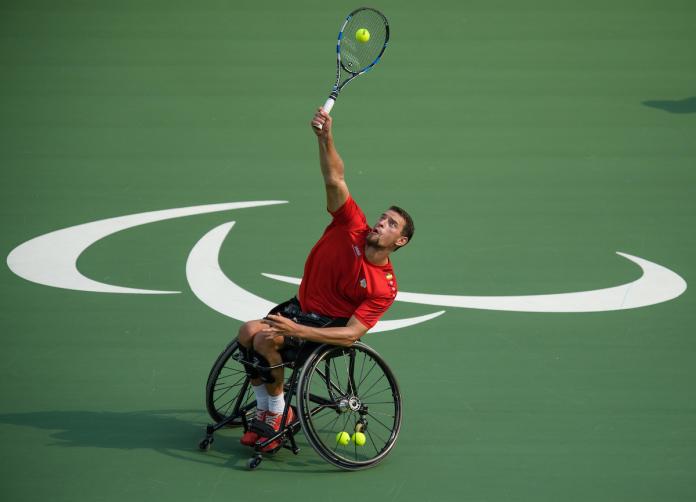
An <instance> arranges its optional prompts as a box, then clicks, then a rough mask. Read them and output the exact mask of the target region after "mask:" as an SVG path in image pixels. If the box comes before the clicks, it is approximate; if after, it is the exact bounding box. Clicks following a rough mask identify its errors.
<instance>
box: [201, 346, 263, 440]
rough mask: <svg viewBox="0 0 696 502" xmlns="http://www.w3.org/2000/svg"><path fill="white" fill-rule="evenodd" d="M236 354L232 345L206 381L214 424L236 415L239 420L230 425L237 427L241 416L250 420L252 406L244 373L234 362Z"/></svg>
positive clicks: (251, 395) (251, 394) (241, 366)
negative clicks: (245, 416)
mask: <svg viewBox="0 0 696 502" xmlns="http://www.w3.org/2000/svg"><path fill="white" fill-rule="evenodd" d="M239 354H240V352H239V349H238V345H237V344H236V342H235V343H234V344H233V345H232V346H230V347H229V348H228V349H227V350H226V351H225V352H224V353H223V354H222V355H221V356H220V358H219V359H218V361H217V363H216V365H215V366H214V368H213V372H211V375H210V379H209V380H208V392H207V398H208V403H207V404H208V411H209V412H210V414H211V416H212V418H213V419H215V420H216V421H218V422H219V421H222V420H224V419H226V418H227V417H229V416H231V415H238V416H239V419H238V420H233V421H232V422H230V424H229V425H230V426H235V425H241V424H242V419H241V417H242V415H247V418H251V416H252V414H253V410H254V408H255V407H256V401H255V397H254V393H253V392H252V387H251V385H250V384H249V380H248V377H247V374H246V371H245V369H244V366H243V365H242V364H241V363H240V362H239V361H238V358H239Z"/></svg>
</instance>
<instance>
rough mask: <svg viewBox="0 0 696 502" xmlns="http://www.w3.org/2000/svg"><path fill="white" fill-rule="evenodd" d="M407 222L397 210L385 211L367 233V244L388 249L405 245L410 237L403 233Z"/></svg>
mask: <svg viewBox="0 0 696 502" xmlns="http://www.w3.org/2000/svg"><path fill="white" fill-rule="evenodd" d="M405 224H406V222H405V221H404V219H403V218H402V217H401V215H400V214H399V213H397V212H396V211H393V210H391V209H389V210H388V211H385V212H384V213H382V216H380V217H379V219H378V220H377V223H376V224H375V226H374V227H372V230H370V233H369V234H367V244H368V245H369V246H373V247H377V248H387V249H390V248H393V247H395V246H403V245H404V244H406V243H407V242H408V238H407V237H404V236H403V235H401V232H402V231H403V229H404V225H405Z"/></svg>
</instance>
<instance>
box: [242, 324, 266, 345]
mask: <svg viewBox="0 0 696 502" xmlns="http://www.w3.org/2000/svg"><path fill="white" fill-rule="evenodd" d="M259 324H260V323H259V322H258V321H247V322H245V323H244V324H242V325H241V326H240V328H239V332H238V333H237V340H239V343H240V344H241V345H243V346H244V347H247V348H251V347H252V345H253V339H254V336H255V335H256V333H258V332H259V331H260V330H261V329H263V325H261V326H259Z"/></svg>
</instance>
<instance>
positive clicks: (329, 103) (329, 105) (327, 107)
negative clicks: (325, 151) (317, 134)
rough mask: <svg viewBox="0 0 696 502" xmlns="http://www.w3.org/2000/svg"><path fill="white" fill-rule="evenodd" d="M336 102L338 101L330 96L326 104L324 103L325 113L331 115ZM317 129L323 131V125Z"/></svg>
mask: <svg viewBox="0 0 696 502" xmlns="http://www.w3.org/2000/svg"><path fill="white" fill-rule="evenodd" d="M335 102H336V100H335V99H334V98H332V97H331V96H329V99H327V100H326V103H324V106H322V108H323V109H324V111H325V112H326V113H331V109H332V108H333V105H334V103H335ZM316 128H317V129H319V130H320V131H321V130H322V129H323V127H322V125H321V124H319V125H318V126H316Z"/></svg>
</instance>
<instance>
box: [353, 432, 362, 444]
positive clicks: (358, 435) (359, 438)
mask: <svg viewBox="0 0 696 502" xmlns="http://www.w3.org/2000/svg"><path fill="white" fill-rule="evenodd" d="M350 439H351V441H353V442H354V443H355V444H357V445H358V446H365V434H363V433H362V432H355V433H354V434H353V435H352V436H351V437H350Z"/></svg>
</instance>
